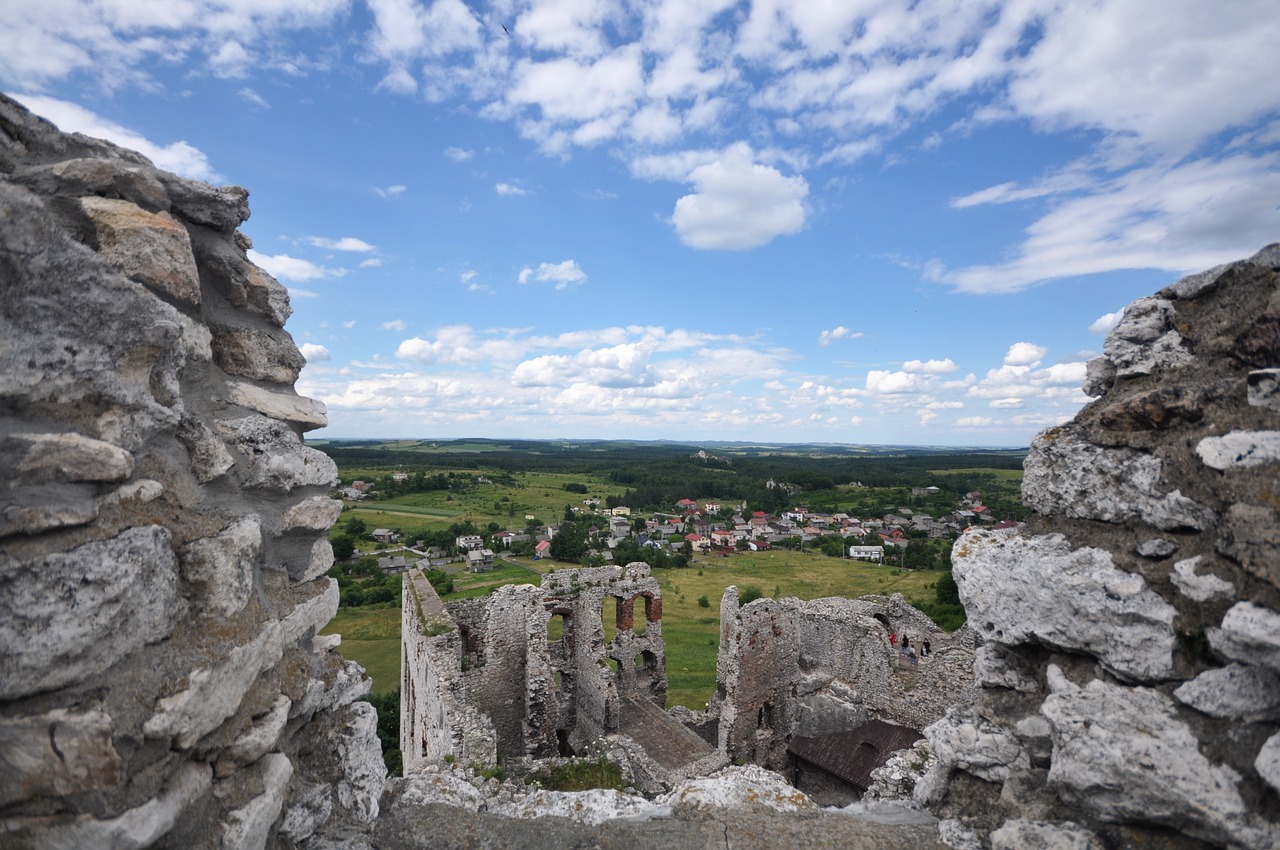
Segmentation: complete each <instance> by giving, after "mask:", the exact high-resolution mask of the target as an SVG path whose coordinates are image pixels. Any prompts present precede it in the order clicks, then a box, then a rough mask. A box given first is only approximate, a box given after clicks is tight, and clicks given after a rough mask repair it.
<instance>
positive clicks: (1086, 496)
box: [1022, 429, 1216, 531]
mask: <svg viewBox="0 0 1280 850" xmlns="http://www.w3.org/2000/svg"><path fill="white" fill-rule="evenodd" d="M1024 469H1025V474H1024V476H1023V479H1022V500H1023V502H1024V503H1025V504H1026V505H1027V507H1029V508H1031V509H1032V510H1034V511H1035V512H1036V513H1039V514H1052V515H1057V516H1065V517H1076V518H1079V519H1097V520H1102V521H1104V522H1125V521H1127V520H1130V519H1141V520H1142V521H1143V522H1146V523H1148V524H1150V525H1153V526H1155V527H1156V528H1159V529H1162V530H1165V531H1168V530H1172V529H1176V528H1191V529H1195V530H1201V529H1204V528H1205V527H1207V526H1208V524H1209V523H1211V522H1213V521H1214V519H1215V518H1216V517H1215V516H1214V513H1213V511H1211V510H1209V509H1208V508H1206V507H1204V506H1203V505H1198V504H1196V503H1195V502H1194V501H1192V500H1191V499H1188V498H1187V497H1186V496H1183V495H1182V493H1181V492H1180V491H1179V490H1173V491H1170V492H1161V490H1160V489H1159V484H1160V480H1161V476H1162V474H1163V464H1162V463H1161V461H1160V459H1159V458H1157V457H1154V456H1152V455H1149V454H1143V453H1141V452H1137V451H1134V450H1133V449H1110V448H1103V447H1101V446H1096V445H1094V444H1092V443H1090V442H1088V441H1086V440H1083V439H1081V438H1080V437H1079V436H1078V435H1077V434H1075V433H1074V432H1073V431H1070V430H1067V429H1057V430H1050V431H1045V432H1043V433H1041V434H1040V435H1038V436H1037V437H1036V438H1035V440H1033V441H1032V444H1031V453H1030V454H1029V455H1028V456H1027V459H1026V462H1025V465H1024Z"/></svg>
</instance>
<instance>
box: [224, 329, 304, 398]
mask: <svg viewBox="0 0 1280 850" xmlns="http://www.w3.org/2000/svg"><path fill="white" fill-rule="evenodd" d="M213 340H214V347H213V353H214V360H215V362H217V364H218V365H219V366H220V367H222V370H223V371H224V372H226V373H227V374H228V375H235V376H238V377H242V378H251V379H253V380H255V381H270V382H271V383H275V384H287V385H289V386H293V382H294V381H296V380H297V379H298V372H300V371H301V370H302V367H303V365H304V363H305V362H306V361H305V360H303V357H302V352H300V351H299V350H298V347H297V346H296V345H294V344H293V339H292V338H291V337H289V335H288V334H286V333H285V332H284V331H275V332H268V331H266V330H260V329H258V328H236V327H227V326H224V325H218V326H215V327H214V328H213Z"/></svg>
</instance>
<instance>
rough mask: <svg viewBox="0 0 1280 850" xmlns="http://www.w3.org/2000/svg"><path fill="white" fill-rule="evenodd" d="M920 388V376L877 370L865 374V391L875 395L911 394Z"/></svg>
mask: <svg viewBox="0 0 1280 850" xmlns="http://www.w3.org/2000/svg"><path fill="white" fill-rule="evenodd" d="M920 386H921V379H920V376H919V375H914V374H911V373H909V372H889V371H884V370H879V369H872V370H871V371H869V372H867V389H868V390H870V391H872V392H875V393H885V394H894V393H905V392H912V391H915V390H917V389H919V388H920Z"/></svg>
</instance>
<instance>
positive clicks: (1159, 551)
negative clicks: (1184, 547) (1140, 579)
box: [1136, 537, 1180, 560]
mask: <svg viewBox="0 0 1280 850" xmlns="http://www.w3.org/2000/svg"><path fill="white" fill-rule="evenodd" d="M1179 548H1180V547H1179V546H1178V544H1177V543H1174V542H1173V541H1171V540H1165V539H1164V538H1163V537H1153V538H1151V539H1150V540H1144V541H1143V542H1142V543H1141V544H1140V545H1139V546H1138V548H1137V550H1136V551H1137V553H1138V554H1139V555H1141V556H1142V557H1144V558H1151V559H1152V560H1159V559H1161V558H1167V557H1169V556H1170V555H1172V554H1173V553H1175V552H1177V551H1178V549H1179Z"/></svg>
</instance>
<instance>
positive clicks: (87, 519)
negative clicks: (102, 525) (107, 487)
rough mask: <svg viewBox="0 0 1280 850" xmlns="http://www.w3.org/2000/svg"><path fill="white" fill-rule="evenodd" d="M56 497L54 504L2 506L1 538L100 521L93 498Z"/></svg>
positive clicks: (66, 495)
mask: <svg viewBox="0 0 1280 850" xmlns="http://www.w3.org/2000/svg"><path fill="white" fill-rule="evenodd" d="M24 495H25V494H24ZM57 495H58V496H59V498H58V499H57V500H56V501H55V503H54V504H39V505H13V504H9V505H0V537H8V536H9V535H11V534H40V533H42V532H45V531H51V530H53V529H55V528H74V527H75V526H77V525H88V524H89V523H91V522H93V521H94V520H95V519H97V518H98V504H97V502H96V501H95V500H94V499H93V498H92V497H90V496H88V495H83V496H81V497H80V498H74V494H71V493H59V494H57Z"/></svg>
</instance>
